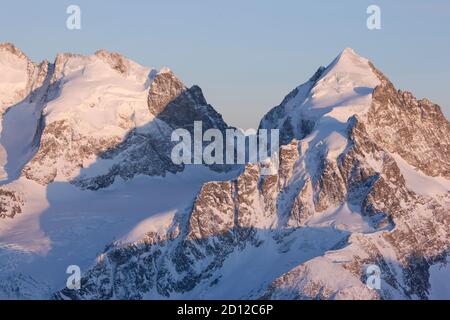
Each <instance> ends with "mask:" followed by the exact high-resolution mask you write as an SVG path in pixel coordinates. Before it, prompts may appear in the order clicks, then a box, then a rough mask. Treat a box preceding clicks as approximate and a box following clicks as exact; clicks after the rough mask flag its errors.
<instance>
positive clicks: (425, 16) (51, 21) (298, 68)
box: [0, 0, 450, 129]
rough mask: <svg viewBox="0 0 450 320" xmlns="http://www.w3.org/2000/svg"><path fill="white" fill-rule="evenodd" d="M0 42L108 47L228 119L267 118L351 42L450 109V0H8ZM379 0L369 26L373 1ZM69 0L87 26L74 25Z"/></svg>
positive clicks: (72, 48) (405, 85)
mask: <svg viewBox="0 0 450 320" xmlns="http://www.w3.org/2000/svg"><path fill="white" fill-rule="evenodd" d="M0 4H1V5H0V42H12V43H14V44H15V45H16V46H17V47H19V48H20V49H22V51H24V52H25V53H26V54H27V55H28V56H29V57H30V58H31V59H33V60H34V61H36V62H39V61H41V60H43V59H48V60H53V59H54V58H55V56H56V54H57V53H58V52H74V53H82V54H92V53H94V52H95V51H96V50H98V49H100V48H101V49H106V50H111V51H116V52H119V53H122V54H124V55H125V56H127V57H129V58H130V59H132V60H134V61H136V62H138V63H140V64H142V65H146V66H149V67H155V68H158V69H159V68H161V67H163V66H167V67H169V68H170V69H172V70H173V71H174V72H175V74H176V75H177V76H178V77H179V78H180V79H181V80H182V81H183V82H184V83H185V84H186V85H188V86H191V85H194V84H197V85H199V86H200V87H201V88H202V89H203V92H204V94H205V97H206V99H207V100H208V102H209V103H210V104H211V105H213V106H214V107H215V108H216V109H217V110H218V111H219V112H220V113H221V114H222V115H223V116H224V119H225V121H227V122H228V123H229V124H230V125H234V126H237V127H241V128H244V129H247V128H256V127H257V126H258V123H259V121H260V119H261V117H262V116H263V115H264V114H265V113H266V112H267V111H268V110H270V109H271V108H272V107H274V106H276V105H278V104H279V103H280V102H281V101H282V99H283V98H284V97H285V96H286V95H287V94H288V93H289V92H290V91H291V90H292V89H294V88H295V87H296V86H298V85H300V84H301V83H303V82H305V81H306V80H307V79H309V77H310V76H311V75H312V74H313V73H314V72H315V71H316V70H317V68H318V67H319V66H321V65H327V64H328V63H330V62H331V61H332V60H333V58H334V57H335V56H337V55H338V54H339V52H340V51H342V50H343V49H344V48H346V47H351V48H353V49H354V50H355V51H357V52H358V53H359V54H360V55H362V56H364V57H367V58H369V59H370V60H371V61H372V62H374V64H375V66H376V67H377V68H378V69H380V70H381V71H382V72H383V73H384V74H385V75H386V76H388V77H389V79H390V80H391V81H392V82H393V83H394V85H395V86H396V87H397V88H398V89H402V90H408V91H411V92H413V93H414V94H415V96H416V97H418V98H424V97H427V98H429V99H431V100H432V101H433V102H435V103H437V104H439V105H440V106H441V107H442V109H443V111H444V113H445V114H446V115H447V118H450V93H449V92H450V80H449V77H450V1H446V0H434V1H433V0H428V1H418V0H417V1H415V0H409V1H406V0H403V1H402V0H397V1H376V0H371V1H365V0H352V1H351V0H348V1H345V0H344V1H332V0H330V1H299V0H278V1H275V0H272V1H269V0H227V1H218V0H217V1H213V0H190V1H186V0H164V1H162V0H160V1H152V0H128V1H119V0H108V1H107V0H89V1H85V0H70V1H66V0H59V1H52V0H40V1H30V0H29V1H24V0H14V1H5V0H0ZM372 4H375V5H378V6H379V7H380V9H381V29H379V30H369V29H368V28H367V25H366V21H367V18H368V17H369V14H367V12H366V10H367V7H368V6H369V5H372ZM69 5H78V6H79V7H80V8H81V29H80V30H69V29H68V28H67V27H66V20H67V18H68V16H69V15H68V14H67V13H66V9H67V7H68V6H69Z"/></svg>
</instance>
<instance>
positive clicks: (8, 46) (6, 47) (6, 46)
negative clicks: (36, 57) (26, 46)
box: [0, 42, 29, 60]
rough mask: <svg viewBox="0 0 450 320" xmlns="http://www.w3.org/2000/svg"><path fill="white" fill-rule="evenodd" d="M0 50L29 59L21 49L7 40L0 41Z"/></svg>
mask: <svg viewBox="0 0 450 320" xmlns="http://www.w3.org/2000/svg"><path fill="white" fill-rule="evenodd" d="M0 52H3V53H5V52H9V53H10V54H12V55H14V56H16V57H17V58H20V59H25V60H29V58H28V57H27V56H26V55H25V54H24V53H23V51H22V50H20V49H19V48H17V47H16V46H15V45H14V44H12V43H9V42H3V43H0Z"/></svg>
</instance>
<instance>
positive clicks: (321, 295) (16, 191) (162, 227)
mask: <svg viewBox="0 0 450 320" xmlns="http://www.w3.org/2000/svg"><path fill="white" fill-rule="evenodd" d="M0 71H1V72H0V73H1V74H2V77H1V79H0V123H1V124H0V130H1V135H0V262H1V263H0V298H3V299H437V298H446V299H450V286H449V283H450V281H449V280H450V269H449V267H448V262H449V261H450V256H449V253H450V122H449V121H448V120H447V119H446V118H445V116H444V115H443V113H442V111H441V109H440V107H439V106H438V105H436V104H434V103H432V102H431V101H429V100H427V99H421V100H419V99H416V98H415V97H414V96H413V94H411V93H409V92H405V91H400V90H397V89H396V88H395V87H394V85H393V84H392V83H391V82H390V81H389V79H388V78H387V77H386V76H385V75H384V74H383V73H382V72H381V71H379V70H378V69H377V68H376V67H375V66H374V64H373V63H372V62H370V61H369V60H367V59H366V58H363V57H361V56H359V55H358V54H357V53H356V52H355V51H354V50H352V49H350V48H347V49H345V50H343V51H342V52H341V53H340V54H339V55H338V56H337V57H336V58H335V59H334V60H333V61H332V62H331V63H330V64H329V65H328V66H326V67H320V68H318V69H317V71H316V72H315V73H314V74H313V75H312V77H311V78H310V79H309V80H308V81H306V82H305V83H303V84H301V85H300V86H298V87H297V88H295V89H294V90H292V91H291V92H290V93H289V94H288V95H287V96H286V97H285V98H284V99H283V101H282V102H281V103H280V105H278V106H276V107H274V108H272V109H271V110H269V111H268V112H267V114H266V115H265V116H264V117H263V119H261V122H260V125H259V128H260V129H278V130H279V131H280V144H281V147H280V150H279V166H278V170H277V171H276V172H274V173H273V174H271V175H266V174H262V173H261V172H262V169H263V168H264V167H265V166H267V163H247V164H244V165H233V166H229V165H209V166H207V165H183V164H181V165H180V164H174V163H173V162H172V160H171V153H170V152H171V149H172V148H173V146H174V142H172V141H171V134H172V132H173V131H174V130H176V129H178V128H183V129H186V130H188V131H189V132H193V124H194V121H202V123H203V129H204V130H207V129H212V128H214V129H219V130H220V131H221V132H224V131H225V130H227V129H229V128H232V126H230V125H229V124H227V123H226V122H225V121H224V119H223V118H222V116H221V115H220V114H219V113H218V112H217V111H216V110H215V109H214V107H213V106H211V105H210V104H208V102H207V101H206V99H205V97H204V95H203V93H202V90H201V89H200V87H198V86H192V87H191V88H188V87H186V86H185V85H184V84H183V83H182V82H181V81H180V80H179V79H178V78H177V77H176V75H175V74H174V73H173V72H172V71H171V70H169V69H167V68H163V69H161V70H155V69H152V68H147V67H144V66H141V65H139V64H137V63H135V62H133V61H131V60H129V59H128V58H126V57H124V56H122V55H120V54H118V53H113V52H108V51H105V50H100V51H97V52H96V53H95V54H94V55H89V56H83V55H78V54H71V53H65V54H58V55H57V57H56V59H55V61H54V62H48V61H43V62H41V63H39V64H35V63H34V62H32V61H31V60H30V59H29V58H28V57H27V56H26V55H25V54H24V53H23V52H22V51H21V50H20V49H18V48H16V47H15V46H14V45H12V44H8V43H6V44H0ZM71 265H77V266H79V267H80V268H81V270H82V279H81V288H80V290H72V289H69V288H67V287H65V286H66V279H67V278H68V277H69V274H67V273H66V270H67V267H68V266H71ZM370 266H376V267H377V268H378V269H379V270H380V281H381V284H380V288H378V289H373V288H370V287H369V286H368V285H367V282H368V280H369V277H370V274H369V273H368V272H367V270H368V268H369V267H370Z"/></svg>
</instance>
